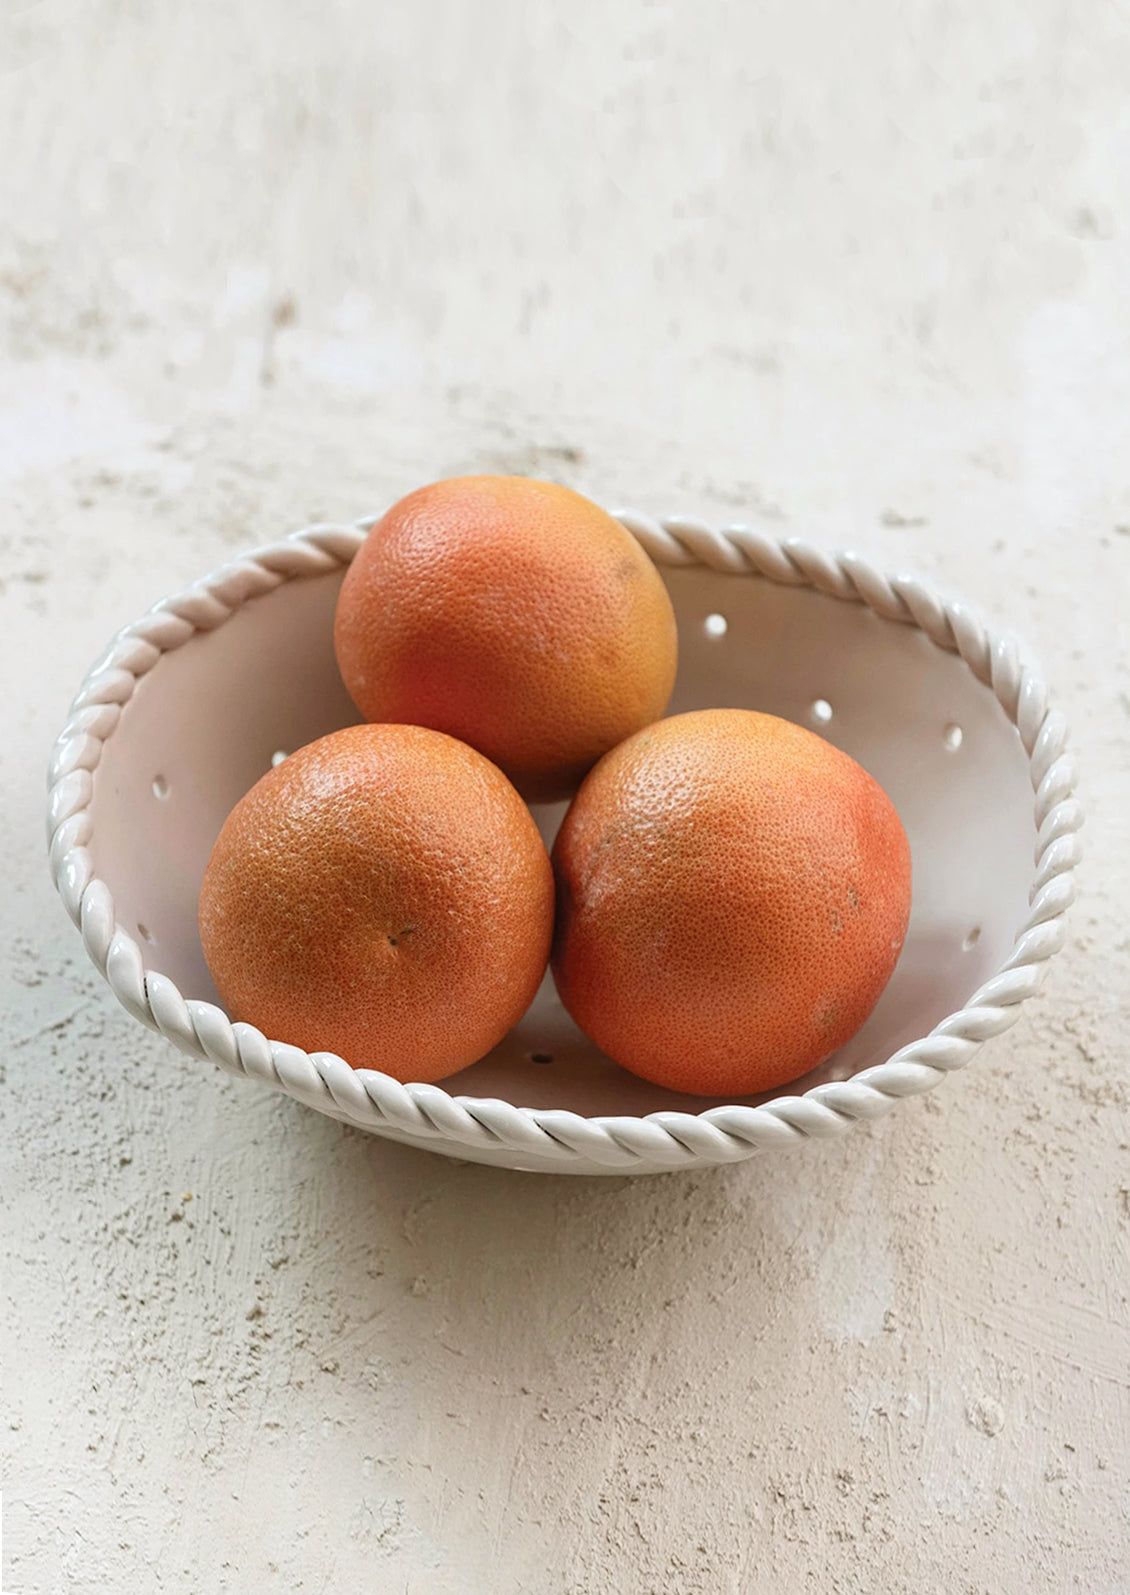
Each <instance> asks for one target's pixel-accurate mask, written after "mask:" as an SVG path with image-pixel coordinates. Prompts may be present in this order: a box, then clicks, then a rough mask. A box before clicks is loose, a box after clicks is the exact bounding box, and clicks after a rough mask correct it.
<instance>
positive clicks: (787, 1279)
mask: <svg viewBox="0 0 1130 1595" xmlns="http://www.w3.org/2000/svg"><path fill="white" fill-rule="evenodd" d="M1128 81H1130V11H1128V10H1127V7H1126V5H1125V4H1124V3H1122V0H1109V3H1106V4H1097V3H1096V4H1093V5H1086V6H1081V5H1078V4H1075V3H1069V0H1002V3H999V4H996V5H992V6H984V5H982V4H976V3H973V0H964V3H957V0H904V3H900V4H896V3H894V0H861V3H859V4H856V5H852V6H845V5H837V4H833V3H830V0H759V3H758V4H756V5H754V4H751V3H749V0H741V3H737V0H735V3H733V4H723V3H721V0H703V3H701V4H699V5H696V6H682V7H676V6H673V5H668V4H662V3H655V4H631V3H629V0H603V3H597V0H574V3H573V4H570V5H564V4H560V5H548V4H539V3H536V0H495V3H493V4H491V5H479V6H471V5H464V4H460V3H458V0H416V3H414V4H408V3H406V0H395V3H393V4H390V5H386V6H384V7H379V8H378V7H374V6H371V5H367V4H364V3H363V0H275V3H273V4H268V3H267V0H224V3H222V4H221V3H219V0H195V3H194V4H193V5H191V6H179V7H169V6H163V7H155V6H144V5H141V4H138V3H136V0H40V3H38V4H35V3H31V0H26V3H24V0H3V5H2V6H0V340H2V342H0V347H2V348H3V350H4V360H3V364H2V366H0V574H2V582H0V606H2V617H3V618H2V622H0V647H2V648H3V660H4V674H3V682H4V694H3V704H2V709H0V713H2V715H3V729H2V735H0V802H2V804H3V822H2V832H0V849H2V852H0V867H2V871H3V877H2V878H3V880H4V883H5V890H4V891H3V893H2V894H0V923H2V937H3V949H4V953H3V968H2V980H3V1015H2V1025H3V1036H2V1040H3V1049H2V1054H0V1057H2V1062H3V1067H4V1069H5V1072H6V1073H5V1082H6V1083H5V1088H4V1092H3V1096H2V1098H0V1100H2V1104H3V1112H4V1124H5V1165H4V1188H5V1197H6V1206H5V1216H4V1251H5V1258H4V1280H5V1287H6V1296H7V1301H8V1304H9V1305H8V1310H7V1318H6V1324H5V1337H4V1338H5V1363H6V1376H5V1386H6V1388H5V1417H4V1426H3V1434H4V1453H5V1455H4V1466H3V1473H4V1482H5V1486H6V1495H5V1505H6V1507H7V1512H6V1518H5V1523H4V1528H5V1530H6V1540H5V1552H6V1554H5V1566H4V1579H5V1583H4V1586H3V1587H4V1589H5V1590H6V1591H16V1592H18V1591H22V1592H24V1595H31V1592H34V1595H47V1592H55V1591H68V1592H71V1591H74V1592H80V1595H87V1592H95V1591H97V1592H99V1595H102V1592H105V1591H178V1592H180V1591H187V1592H193V1591H200V1592H213V1591H224V1590H231V1591H246V1590H265V1591H270V1590H280V1591H283V1590H301V1591H309V1592H322V1591H336V1590H349V1591H352V1590H360V1589H365V1590H374V1591H379V1592H385V1591H387V1592H389V1595H433V1592H443V1595H495V1592H504V1591H505V1592H510V1591H519V1592H526V1595H606V1592H617V1595H644V1592H649V1595H650V1592H663V1595H738V1592H742V1595H745V1592H760V1591H774V1592H775V1591H785V1592H791V1591H817V1592H821V1595H823V1592H828V1591H835V1592H856V1591H859V1592H870V1591H874V1590H880V1589H881V1590H884V1591H896V1592H898V1591H915V1592H920V1591H945V1592H946V1595H958V1592H960V1595H965V1592H970V1595H972V1592H977V1595H980V1592H985V1595H989V1592H991V1595H1000V1592H1010V1591H1023V1592H1029V1591H1037V1590H1039V1591H1043V1590H1054V1591H1081V1592H1086V1595H1100V1592H1102V1595H1115V1592H1116V1591H1121V1592H1125V1591H1127V1590H1130V1468H1128V1451H1130V1303H1128V1291H1130V1152H1128V1143H1130V1127H1128V1124H1130V1121H1128V1117H1127V1109H1128V1107H1130V1085H1128V1079H1127V1039H1126V1038H1127V1035H1128V1033H1130V989H1128V988H1130V975H1128V957H1127V955H1128V953H1130V931H1128V928H1127V920H1126V909H1125V903H1126V894H1127V891H1128V889H1130V637H1128V623H1127V618H1126V617H1127V614H1128V612H1130V605H1128V602H1127V600H1128V599H1130V467H1128V460H1130V452H1128V447H1127V445H1128V441H1130V299H1128V297H1127V283H1128V282H1130V101H1128V100H1127V96H1126V84H1127V82H1128ZM466 469H499V470H514V471H528V472H534V473H543V474H546V475H550V476H555V477H558V478H561V479H563V480H565V481H568V482H570V483H572V484H574V485H576V486H578V487H580V488H582V489H583V490H586V491H589V492H591V493H592V494H594V496H597V497H600V498H602V499H604V500H605V501H631V502H633V503H635V504H637V505H638V506H640V507H642V508H645V509H649V510H653V511H658V512H663V511H669V510H670V511H673V510H682V511H694V512H699V513H703V514H707V515H710V516H716V517H729V518H733V517H735V516H737V515H740V516H742V517H745V518H751V517H752V518H754V519H759V518H763V519H765V520H766V521H768V522H770V523H771V524H772V525H773V526H774V527H778V526H783V527H788V528H790V529H793V530H796V531H798V532H803V533H805V534H806V535H808V536H811V537H813V538H815V539H817V540H819V541H822V542H826V543H831V544H843V543H848V542H850V543H851V544H853V545H855V546H857V547H859V548H861V549H863V550H865V551H867V552H868V553H870V554H872V555H874V556H875V557H877V558H879V559H880V560H882V561H885V562H889V563H891V564H897V565H902V566H909V567H911V568H917V569H918V570H920V571H924V572H926V573H929V574H931V575H935V576H938V577H940V578H942V579H943V580H944V581H945V583H946V584H947V585H949V586H950V587H953V588H956V589H958V590H959V591H962V592H964V593H965V594H967V595H968V596H969V597H970V598H972V599H973V600H974V601H976V602H978V603H980V604H982V605H983V606H985V607H986V608H987V609H988V610H989V611H991V612H992V613H993V614H994V615H995V616H997V617H998V618H1001V619H1003V620H1004V621H1006V622H1007V623H1008V624H1010V625H1012V626H1014V627H1015V628H1016V629H1018V630H1019V631H1021V632H1022V633H1024V634H1026V635H1027V637H1028V638H1029V639H1030V641H1031V642H1032V643H1033V644H1034V646H1035V647H1036V649H1037V650H1038V651H1039V652H1040V653H1041V654H1042V656H1043V658H1044V660H1045V663H1046V665H1047V668H1048V671H1049V673H1050V675H1051V677H1052V679H1053V681H1054V682H1055V683H1056V684H1057V686H1058V689H1059V696H1060V702H1061V704H1062V705H1063V706H1064V707H1065V708H1066V710H1067V711H1068V713H1069V714H1070V716H1071V719H1072V722H1073V725H1074V727H1075V732H1076V743H1077V746H1078V748H1079V750H1080V753H1081V756H1082V761H1083V769H1084V786H1083V794H1082V795H1083V797H1084V800H1085V802H1086V804H1087V808H1088V814H1089V825H1088V831H1087V839H1088V848H1089V857H1088V862H1087V864H1086V866H1085V868H1084V871H1083V873H1082V886H1083V889H1084V896H1083V899H1082V901H1081V905H1080V908H1079V910H1078V911H1077V913H1076V916H1075V919H1074V932H1075V939H1074V943H1073V945H1072V947H1071V949H1070V951H1069V952H1068V953H1067V954H1066V955H1065V957H1064V958H1063V959H1062V960H1061V961H1060V962H1059V963H1058V964H1057V967H1056V969H1055V972H1054V973H1053V975H1052V977H1051V980H1050V983H1049V986H1048V988H1047V990H1046V993H1045V995H1044V996H1043V997H1042V998H1041V999H1040V1000H1039V1001H1038V1002H1037V1003H1036V1004H1033V1005H1032V1006H1031V1007H1030V1008H1029V1009H1028V1010H1027V1011H1026V1014H1025V1017H1024V1019H1023V1021H1022V1022H1021V1024H1020V1025H1019V1026H1018V1028H1017V1029H1016V1030H1015V1031H1013V1032H1012V1033H1011V1034H1010V1035H1009V1036H1007V1037H1005V1038H1003V1039H1002V1040H999V1041H997V1042H994V1043H991V1044H990V1045H989V1047H988V1048H987V1049H986V1050H985V1052H984V1053H983V1054H982V1055H981V1057H980V1058H979V1059H978V1061H977V1062H976V1063H975V1064H974V1065H973V1066H972V1068H971V1069H970V1071H969V1072H968V1073H967V1074H966V1075H965V1076H963V1077H958V1078H957V1079H955V1080H954V1081H953V1082H952V1083H951V1084H950V1085H949V1086H948V1087H946V1088H943V1089H942V1090H941V1091H940V1092H938V1093H937V1094H936V1096H934V1097H932V1098H929V1099H926V1100H920V1101H916V1102H910V1103H907V1104H906V1105H904V1106H903V1107H901V1108H900V1109H899V1110H898V1111H897V1112H896V1113H895V1114H893V1115H892V1116H891V1117H890V1118H888V1119H886V1120H885V1121H883V1122H881V1123H878V1124H875V1125H874V1126H870V1127H864V1128H861V1129H860V1130H858V1131H856V1132H855V1133H854V1134H853V1135H852V1136H850V1137H849V1138H848V1139H847V1140H846V1141H845V1142H842V1143H837V1144H831V1145H819V1144H815V1145H811V1146H809V1147H807V1148H806V1149H804V1150H801V1151H798V1152H796V1153H795V1154H791V1155H788V1156H779V1157H768V1156H767V1157H765V1158H763V1159H760V1160H757V1161H755V1162H753V1163H751V1164H748V1165H746V1166H743V1167H740V1168H737V1169H734V1170H731V1171H728V1172H724V1173H712V1174H708V1175H699V1174H696V1175H692V1176H679V1177H675V1176H668V1177H659V1178H653V1179H645V1180H638V1181H634V1182H633V1181H629V1180H620V1179H613V1180H608V1181H603V1182H592V1183H585V1182H571V1181H569V1180H566V1179H556V1178H537V1177H526V1176H518V1175H510V1174H507V1173H503V1172H494V1171H490V1170H486V1169H481V1168H476V1167H471V1166H458V1165H454V1164H451V1163H447V1162H444V1161H442V1160H440V1159H437V1158H432V1157H430V1156H428V1155H425V1154H416V1153H412V1152H409V1151H407V1150H404V1149H399V1148H396V1147H391V1146H386V1145H383V1144H382V1143H380V1142H379V1141H372V1140H369V1139H367V1138H365V1137H364V1136H362V1135H360V1134H356V1133H353V1132H350V1131H348V1130H346V1129H343V1128H342V1127H340V1126H338V1125H336V1124H334V1123H332V1122H330V1121H329V1120H326V1119H323V1118H321V1117H319V1116H317V1115H315V1114H313V1113H310V1112H307V1111H304V1110H303V1109H301V1108H299V1107H298V1106H297V1105H295V1104H293V1103H290V1102H287V1101H283V1100H277V1099H275V1098H273V1097H271V1096H269V1095H267V1094H266V1093H265V1092H261V1091H259V1090H257V1089H256V1088H254V1087H252V1086H247V1085H239V1084H236V1083H233V1082H231V1081H229V1080H227V1079H226V1078H221V1077H219V1076H218V1075H216V1074H214V1073H212V1072H210V1071H209V1070H207V1069H205V1068H202V1067H199V1066H196V1065H193V1064H190V1063H188V1062H187V1061H185V1060H183V1059H181V1058H180V1057H179V1056H177V1055H176V1054H175V1053H173V1052H172V1051H171V1050H170V1049H169V1048H167V1047H166V1046H165V1045H164V1044H163V1043H161V1042H160V1041H159V1040H156V1039H154V1038H152V1037H150V1036H149V1035H148V1034H146V1033H145V1032H144V1031H142V1030H141V1029H140V1027H138V1026H137V1025H135V1024H134V1023H133V1022H132V1021H131V1020H129V1019H128V1018H127V1017H126V1016H125V1015H124V1014H123V1013H121V1012H119V1011H118V1010H117V1009H116V1007H115V1006H114V1004H113V1001H112V999H111V998H110V996H109V994H108V992H107V991H106V990H105V988H104V987H103V986H102V985H101V984H100V982H99V980H98V979H97V977H95V975H94V974H93V972H92V971H91V970H90V969H89V967H88V965H87V963H86V962H85V959H84V955H83V953H82V950H81V946H80V944H79V941H78V938H77V936H76V935H75V933H74V931H73V929H72V928H71V926H70V925H69V923H68V922H67V921H66V919H65V917H64V915H63V913H62V910H61V908H60V907H59V905H58V904H57V902H56V901H55V900H54V898H53V895H52V893H51V890H50V887H49V884H48V881H47V876H46V871H45V867H44V861H43V857H42V844H41V804H42V779H43V776H42V772H43V767H44V763H45V760H46V757H47V752H48V748H49V745H50V742H51V739H52V737H53V735H54V732H55V730H56V729H57V727H58V725H59V724H60V723H61V721H62V718H63V716H64V713H65V710H66V706H67V702H68V699H69V696H70V694H71V692H72V691H73V690H74V688H75V686H76V684H77V682H78V680H79V678H80V677H81V675H82V673H83V671H84V670H85V668H86V666H87V665H88V664H89V663H90V662H91V660H92V659H93V657H94V656H95V655H96V653H97V652H98V651H99V650H100V648H101V646H102V644H103V642H104V641H105V640H106V638H107V637H108V636H109V634H110V633H111V632H112V631H113V630H114V629H115V628H116V627H117V626H118V625H119V624H121V623H122V622H124V621H126V620H128V619H131V618H133V617H134V615H135V614H137V613H138V612H140V610H141V609H142V608H144V607H145V606H147V605H148V604H149V603H150V602H152V601H153V600H154V599H155V598H157V597H159V596H160V595H161V594H162V593H164V592H166V591H168V590H170V589H171V588H173V587H176V586H178V585H180V584H182V583H184V582H185V581H186V580H189V579H191V578H192V577H194V576H195V575H197V574H199V573H201V572H202V571H204V570H206V569H208V568H209V567H210V566H212V565H213V564H215V563H217V562H218V561H219V560H221V559H222V558H224V557H226V556H228V555H230V554H231V553H233V552H234V551H235V550H237V549H239V548H241V547H244V546H248V545H250V544H253V543H254V542H256V541H261V540H263V539H265V538H268V537H271V536H274V535H275V534H276V533H278V532H279V531H281V530H284V529H290V528H292V527H294V526H297V525H299V524H301V523H303V522H305V521H306V520H308V519H310V518H312V517H321V516H333V515H347V516H353V515H356V514H359V513H362V512H366V511H369V510H371V509H375V508H378V507H380V506H381V505H382V504H384V503H385V502H387V501H388V500H389V499H390V498H391V497H393V496H395V495H398V494H399V493H400V492H402V491H404V490H406V489H407V488H409V487H411V486H413V485H416V484H418V483H419V482H421V481H425V480H428V479H430V478H434V477H437V476H441V475H445V474H448V473H452V472H457V471H461V470H466Z"/></svg>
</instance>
